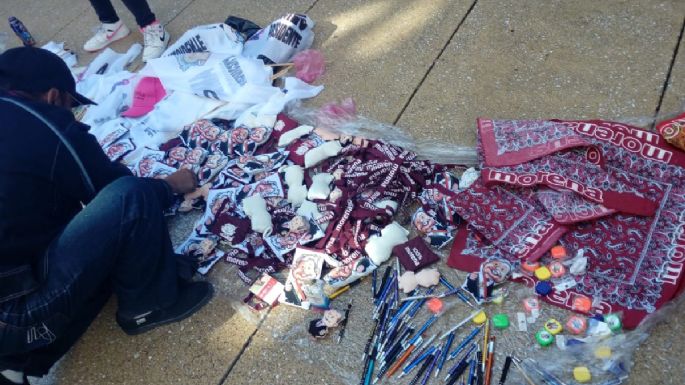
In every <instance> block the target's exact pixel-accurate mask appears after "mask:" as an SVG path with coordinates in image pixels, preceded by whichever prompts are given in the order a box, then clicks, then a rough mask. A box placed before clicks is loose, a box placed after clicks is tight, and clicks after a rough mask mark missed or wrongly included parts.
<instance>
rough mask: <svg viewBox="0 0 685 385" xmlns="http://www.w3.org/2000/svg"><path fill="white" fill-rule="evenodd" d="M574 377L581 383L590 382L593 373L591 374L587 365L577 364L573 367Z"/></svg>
mask: <svg viewBox="0 0 685 385" xmlns="http://www.w3.org/2000/svg"><path fill="white" fill-rule="evenodd" d="M573 378H575V380H576V381H578V382H580V383H585V382H590V380H592V374H590V369H588V368H587V367H585V366H576V367H575V368H573Z"/></svg>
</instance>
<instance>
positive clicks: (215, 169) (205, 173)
mask: <svg viewBox="0 0 685 385" xmlns="http://www.w3.org/2000/svg"><path fill="white" fill-rule="evenodd" d="M227 164H228V157H226V156H224V155H223V154H222V153H220V152H215V153H212V154H209V155H207V159H206V160H205V162H204V163H203V164H202V166H201V167H200V169H199V170H198V172H197V177H198V180H199V181H200V184H201V185H203V184H205V183H209V182H211V181H212V180H213V179H214V177H216V176H217V175H218V174H219V172H221V170H223V169H224V168H225V167H226V165H227Z"/></svg>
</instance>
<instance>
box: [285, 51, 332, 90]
mask: <svg viewBox="0 0 685 385" xmlns="http://www.w3.org/2000/svg"><path fill="white" fill-rule="evenodd" d="M292 60H293V64H295V71H296V72H295V76H297V78H298V79H300V80H302V81H305V82H307V83H311V82H313V81H314V80H316V79H318V78H319V77H321V76H322V75H323V74H324V73H325V72H326V62H325V60H324V57H323V54H322V53H321V51H318V50H315V49H308V50H304V51H302V52H299V53H297V54H296V55H295V56H293V59H292Z"/></svg>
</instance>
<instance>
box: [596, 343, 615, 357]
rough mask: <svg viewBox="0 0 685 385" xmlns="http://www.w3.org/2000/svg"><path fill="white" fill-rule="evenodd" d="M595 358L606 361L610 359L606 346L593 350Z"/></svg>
mask: <svg viewBox="0 0 685 385" xmlns="http://www.w3.org/2000/svg"><path fill="white" fill-rule="evenodd" d="M595 357H597V358H600V359H603V360H605V359H607V358H610V357H611V348H610V347H608V346H600V347H598V348H597V349H595Z"/></svg>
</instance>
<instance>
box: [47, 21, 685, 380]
mask: <svg viewBox="0 0 685 385" xmlns="http://www.w3.org/2000/svg"><path fill="white" fill-rule="evenodd" d="M245 25H248V26H249V24H248V23H240V22H238V19H237V18H229V19H228V20H226V23H225V24H224V23H219V24H211V25H203V26H198V27H195V28H193V29H191V30H188V31H187V32H186V33H185V34H184V35H183V36H181V37H180V38H179V39H178V40H177V41H176V42H175V43H174V44H172V45H170V46H169V48H168V49H167V50H166V51H165V53H164V54H163V55H162V56H161V57H160V58H158V59H152V60H149V61H148V62H147V64H146V65H145V66H144V67H143V68H142V69H140V70H139V71H138V72H135V73H134V72H129V71H128V70H127V69H126V68H127V66H128V65H129V64H130V63H131V62H132V61H133V60H134V59H135V58H136V57H137V56H138V55H139V53H140V51H141V47H140V46H139V45H134V46H132V47H131V48H130V50H129V51H128V52H126V53H124V54H119V53H116V52H114V51H112V50H110V49H106V50H105V51H104V52H102V53H101V54H100V55H99V56H98V57H97V58H95V59H94V60H93V61H92V62H91V63H90V64H89V65H88V66H87V67H85V68H83V67H81V68H79V67H77V65H78V64H77V63H76V60H75V57H72V56H70V55H68V53H66V52H65V51H64V50H63V46H61V45H60V44H57V43H50V44H48V45H47V46H46V48H47V49H50V50H51V51H53V52H58V53H62V55H61V56H62V57H63V58H64V59H65V61H66V62H67V63H68V64H69V65H70V66H72V68H73V71H74V74H75V76H76V78H77V81H78V82H77V90H78V92H79V93H81V94H83V95H85V96H86V97H88V98H90V99H92V100H94V101H95V102H97V105H95V106H90V107H89V108H87V109H81V110H79V111H77V114H78V116H79V118H80V120H81V121H83V122H84V123H85V124H88V125H90V126H91V133H92V134H93V135H95V136H96V137H97V139H98V141H99V143H100V145H101V146H102V148H103V150H104V151H105V153H106V154H107V156H108V157H109V158H110V159H111V160H113V161H119V162H121V163H123V164H125V165H126V166H128V167H129V168H130V169H131V171H132V172H133V173H134V174H135V175H137V176H140V177H150V178H164V177H165V176H167V175H169V174H171V173H172V172H174V171H176V170H178V169H181V168H187V169H190V170H192V171H193V172H194V173H196V174H197V177H198V181H199V183H198V189H197V190H196V191H195V192H193V193H190V194H187V195H186V196H184V197H182V199H179V200H178V202H177V203H176V205H175V206H174V208H173V209H172V210H170V211H169V212H168V214H169V215H189V214H186V213H189V212H193V211H197V212H201V213H202V214H201V215H200V216H199V219H198V220H197V222H196V223H195V225H194V226H193V228H192V231H191V233H190V234H189V235H188V237H187V239H186V240H185V241H184V242H182V243H181V244H180V245H178V247H177V249H176V252H177V253H178V254H179V255H183V256H184V257H185V259H187V260H188V261H190V262H192V263H196V264H197V271H198V273H199V275H204V274H207V273H208V272H209V271H210V270H211V269H212V268H213V267H215V266H216V264H219V263H228V264H233V265H236V266H237V270H236V271H237V272H238V278H239V279H240V280H242V281H244V283H245V286H244V297H245V299H244V303H243V304H242V306H243V307H244V308H245V309H249V310H250V311H251V312H253V313H254V314H255V316H256V317H261V316H263V315H264V314H265V313H267V312H269V311H270V308H272V307H274V306H277V305H281V306H292V307H293V308H292V309H290V310H291V311H301V312H311V317H310V321H309V322H308V324H307V325H305V326H304V327H302V328H300V329H297V330H299V333H301V334H303V335H306V334H307V333H308V334H310V335H311V337H307V338H316V339H317V341H320V342H322V343H325V342H330V341H326V340H332V341H333V343H331V344H330V345H328V347H330V349H336V346H337V344H344V343H345V341H346V338H345V335H346V334H349V332H350V329H351V328H353V327H355V325H353V324H352V323H348V322H347V321H348V318H349V316H350V314H351V313H354V312H355V307H356V305H355V304H356V303H358V302H361V301H362V300H367V301H368V300H369V298H365V299H362V298H358V297H359V295H361V294H360V292H359V291H355V295H356V297H354V296H353V295H351V292H350V290H349V289H350V287H353V286H355V285H357V284H359V283H360V282H365V283H366V284H368V283H370V284H371V287H372V289H371V290H369V291H368V292H367V293H366V294H367V295H368V296H369V297H370V300H371V301H373V309H374V310H373V312H372V313H370V314H368V315H366V316H367V318H370V319H371V320H372V321H371V322H372V323H371V325H372V327H371V329H370V330H368V331H364V333H365V334H366V333H368V339H367V340H366V344H365V346H361V347H360V349H359V352H358V353H359V357H360V361H359V362H358V363H356V364H355V367H357V368H358V369H357V372H356V373H351V374H345V375H342V374H341V375H340V378H341V381H344V382H345V383H359V384H364V385H366V384H371V383H379V382H385V383H397V382H398V380H397V379H398V378H401V379H402V380H401V381H402V383H410V384H421V385H425V384H428V383H433V384H442V383H445V384H450V385H451V384H469V385H471V384H479V385H480V384H485V385H489V384H505V383H510V384H530V385H532V384H552V385H562V384H575V383H593V384H606V385H608V384H619V383H622V382H624V381H625V380H626V379H627V378H628V376H629V375H630V370H631V366H632V355H633V352H634V351H635V349H636V348H637V347H638V346H639V345H640V343H641V342H643V341H644V340H645V339H646V338H648V334H649V331H650V328H651V327H652V325H653V324H654V323H655V322H656V321H657V320H658V319H659V318H662V317H663V312H664V311H668V310H666V309H664V310H660V309H661V308H662V307H663V306H664V305H665V304H667V303H668V302H669V301H672V300H674V299H675V298H676V297H677V296H678V294H680V292H681V291H682V289H683V288H682V285H683V281H682V275H681V271H682V264H683V263H684V262H685V230H684V229H685V152H684V150H683V148H684V147H685V146H684V145H683V143H684V141H685V114H684V115H681V116H680V117H676V118H674V119H671V120H669V121H665V122H662V123H660V124H658V125H657V130H656V131H646V130H643V129H641V128H638V127H633V126H630V125H627V124H623V123H619V122H611V121H604V120H555V119H550V120H498V119H496V117H483V118H481V119H479V120H478V121H477V122H473V125H474V126H473V127H474V130H477V133H478V145H477V146H476V148H463V147H456V146H454V147H451V146H449V145H445V144H438V143H436V144H435V145H434V146H428V147H427V146H419V145H417V144H416V143H415V142H413V141H412V139H411V137H410V136H409V135H407V134H405V133H404V132H402V131H401V130H400V129H399V128H397V127H392V126H389V125H385V124H382V123H378V122H372V121H369V120H367V119H364V118H362V117H360V116H357V114H356V108H355V104H354V102H353V101H352V99H348V100H344V101H342V102H340V103H332V104H328V105H325V106H324V107H322V108H320V109H317V110H310V109H305V108H303V107H301V103H300V101H303V100H306V99H309V98H314V97H316V96H317V95H318V94H319V93H320V92H321V91H322V90H323V88H324V86H323V85H316V83H317V80H318V79H319V77H320V76H321V75H322V74H323V73H324V71H325V60H324V58H323V56H322V54H321V53H320V52H319V51H316V50H312V49H310V47H311V46H312V42H313V40H314V26H315V22H314V20H312V19H311V18H309V17H308V16H306V15H303V14H287V15H284V16H282V17H281V18H279V19H277V20H275V21H273V22H272V23H271V24H270V25H268V26H266V27H265V28H262V29H259V30H256V29H254V28H245V29H242V28H241V26H245ZM234 27H235V28H234ZM236 28H237V29H236ZM326 86H328V87H335V85H334V84H330V85H326ZM350 97H354V95H350ZM449 269H457V270H460V271H462V272H465V273H466V274H465V275H461V276H464V277H465V279H464V281H463V282H450V281H449V279H448V278H447V277H445V276H443V274H442V273H444V272H445V271H447V270H449ZM230 278H233V277H230ZM543 302H545V303H548V304H551V305H554V306H555V307H556V308H555V309H554V310H552V311H546V310H544V309H546V308H545V307H544V306H543V305H542V303H543ZM503 303H510V304H511V303H514V304H515V305H513V306H512V305H510V306H504V305H503ZM511 309H514V311H511ZM448 313H451V314H452V318H456V319H459V320H461V321H460V322H457V323H450V324H447V323H445V322H439V321H440V319H441V317H443V315H444V314H448ZM443 318H446V317H443ZM500 341H507V343H506V346H507V350H504V349H503V348H501V347H500V346H498V345H499V344H500ZM512 341H515V342H514V343H512ZM512 346H515V350H509V349H513V348H512ZM550 357H553V359H550Z"/></svg>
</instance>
